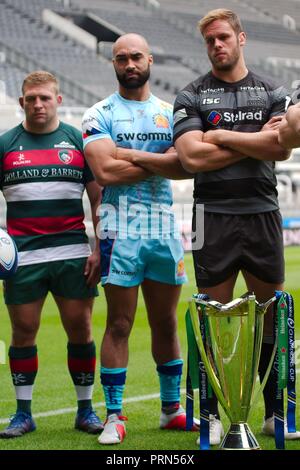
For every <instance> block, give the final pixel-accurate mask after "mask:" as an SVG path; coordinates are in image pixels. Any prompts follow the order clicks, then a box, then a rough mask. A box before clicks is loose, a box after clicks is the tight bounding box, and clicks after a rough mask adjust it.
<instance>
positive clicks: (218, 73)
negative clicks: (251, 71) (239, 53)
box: [212, 59, 248, 83]
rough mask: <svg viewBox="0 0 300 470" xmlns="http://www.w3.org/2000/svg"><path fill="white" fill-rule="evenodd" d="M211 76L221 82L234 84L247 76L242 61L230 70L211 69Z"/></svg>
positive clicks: (246, 70)
mask: <svg viewBox="0 0 300 470" xmlns="http://www.w3.org/2000/svg"><path fill="white" fill-rule="evenodd" d="M212 73H213V75H214V76H215V77H216V78H218V79H219V80H222V81H223V82H228V83H235V82H239V81H240V80H242V79H243V78H245V77H246V76H247V74H248V69H247V67H246V64H245V61H244V59H242V60H240V61H239V62H238V63H237V64H236V65H235V67H233V68H232V70H218V69H216V68H215V67H213V68H212Z"/></svg>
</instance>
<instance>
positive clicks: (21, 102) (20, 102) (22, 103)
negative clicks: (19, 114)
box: [19, 96, 24, 109]
mask: <svg viewBox="0 0 300 470" xmlns="http://www.w3.org/2000/svg"><path fill="white" fill-rule="evenodd" d="M19 104H20V106H21V108H22V109H24V98H23V96H20V98H19Z"/></svg>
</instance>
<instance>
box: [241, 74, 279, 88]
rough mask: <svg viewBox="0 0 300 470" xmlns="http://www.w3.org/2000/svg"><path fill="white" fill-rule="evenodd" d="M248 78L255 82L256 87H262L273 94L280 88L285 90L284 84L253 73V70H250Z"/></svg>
mask: <svg viewBox="0 0 300 470" xmlns="http://www.w3.org/2000/svg"><path fill="white" fill-rule="evenodd" d="M248 77H249V79H250V80H251V82H253V84H254V86H256V87H260V88H261V89H262V90H264V91H267V92H268V91H269V92H272V91H274V90H278V89H279V88H283V86H282V84H280V83H279V82H278V81H276V80H274V79H273V78H271V77H268V76H266V75H263V74H259V73H256V72H253V71H252V70H249V74H248Z"/></svg>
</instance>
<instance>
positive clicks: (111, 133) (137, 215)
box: [82, 92, 177, 235]
mask: <svg viewBox="0 0 300 470" xmlns="http://www.w3.org/2000/svg"><path fill="white" fill-rule="evenodd" d="M82 130H83V145H84V147H85V146H86V145H87V144H88V143H89V142H93V141H95V140H98V139H112V140H113V141H114V142H115V144H116V145H117V147H124V148H132V149H137V150H143V151H146V152H154V153H164V152H165V151H166V150H167V149H168V148H170V147H171V146H172V145H173V107H172V106H171V105H170V104H169V103H166V102H165V101H162V100H160V99H159V98H157V97H156V96H154V95H152V94H151V95H150V97H149V99H148V100H146V101H134V100H127V99H125V98H123V97H122V96H121V95H120V94H119V93H118V92H115V93H114V94H112V95H111V96H109V97H108V98H106V99H105V100H103V101H100V102H98V103H96V104H95V105H94V106H92V107H91V108H90V109H88V110H87V111H86V113H85V114H84V117H83V122H82ZM99 158H101V155H99ZM162 158H163V157H162ZM172 203H173V200H172V189H171V184H170V181H169V180H168V179H166V178H162V177H160V176H151V177H149V178H147V179H145V180H143V181H140V182H138V183H134V184H123V185H114V186H107V187H105V189H104V192H103V198H102V216H101V227H102V229H105V228H108V229H109V230H112V231H113V230H115V231H117V232H119V233H122V232H126V230H127V229H128V227H129V226H130V225H131V226H137V225H138V222H137V219H138V221H139V222H140V225H139V228H138V229H137V231H138V233H140V234H143V235H147V233H146V232H148V233H149V229H150V227H151V229H152V232H153V228H154V232H155V233H157V231H158V232H159V235H161V234H162V233H170V232H171V233H173V232H174V230H177V229H176V228H175V225H174V215H173V212H172V210H171V206H172ZM106 205H110V206H113V208H114V209H115V214H113V215H115V217H114V216H112V217H110V215H112V214H110V215H108V216H107V217H105V216H104V214H105V211H106ZM107 208H108V212H109V206H107ZM121 218H123V219H124V223H122V221H121ZM115 222H116V223H115ZM116 224H117V225H116ZM135 224H136V225H135ZM154 225H155V227H154Z"/></svg>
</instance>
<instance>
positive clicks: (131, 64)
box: [126, 59, 135, 71]
mask: <svg viewBox="0 0 300 470" xmlns="http://www.w3.org/2000/svg"><path fill="white" fill-rule="evenodd" d="M134 69H135V63H134V61H133V60H131V59H129V60H128V62H127V65H126V71H132V70H134Z"/></svg>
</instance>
